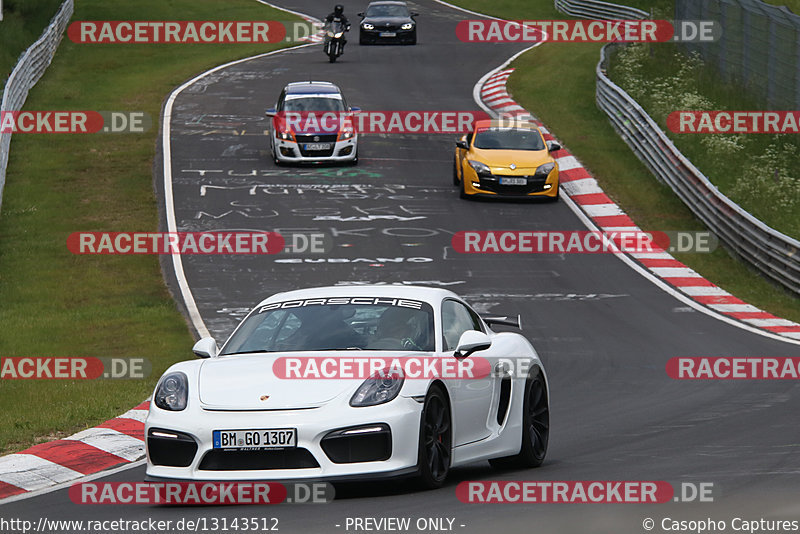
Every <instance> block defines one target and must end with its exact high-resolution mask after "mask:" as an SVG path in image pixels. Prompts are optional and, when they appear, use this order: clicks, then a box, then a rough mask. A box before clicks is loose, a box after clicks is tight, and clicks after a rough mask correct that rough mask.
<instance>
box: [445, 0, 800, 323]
mask: <svg viewBox="0 0 800 534" xmlns="http://www.w3.org/2000/svg"><path fill="white" fill-rule="evenodd" d="M458 4H459V5H461V6H463V7H465V8H468V9H473V10H476V11H481V12H485V13H488V14H490V15H494V16H497V17H502V18H510V19H563V18H565V16H564V15H563V14H561V13H559V12H557V11H556V10H555V9H554V8H553V5H552V2H551V1H549V0H498V1H497V2H493V3H492V6H487V5H486V4H485V3H484V2H481V1H480V0H460V1H459V2H458ZM629 4H631V5H632V3H631V2H629ZM637 7H641V6H637ZM600 48H601V45H596V44H588V43H547V44H545V45H543V46H541V47H539V48H536V49H534V50H532V51H530V52H527V53H525V54H523V55H522V56H520V57H519V58H518V59H517V60H516V61H515V62H514V63H513V64H512V67H514V68H516V71H515V72H514V74H513V75H512V76H511V78H510V82H509V89H510V91H511V93H512V94H513V95H514V98H515V99H516V100H517V101H518V102H519V103H520V105H522V106H524V107H525V108H527V109H529V110H530V111H531V112H533V113H534V115H536V116H537V117H539V118H540V119H541V120H542V121H543V122H544V123H545V124H546V125H547V126H548V128H549V129H551V130H552V131H553V134H554V135H556V136H557V137H558V138H559V139H560V140H562V141H563V142H564V143H565V145H566V146H567V147H568V148H569V150H570V151H571V152H572V153H574V154H575V155H576V156H577V157H578V158H579V159H580V160H581V161H582V162H583V163H584V165H585V166H586V167H587V169H589V171H590V172H591V173H592V175H593V176H594V177H596V178H597V180H598V182H599V183H600V184H601V186H602V187H603V189H604V190H605V191H606V192H607V193H608V194H609V196H610V197H611V198H613V199H614V200H615V202H617V203H618V204H619V205H620V206H621V207H622V209H623V210H625V212H626V213H628V214H629V215H630V216H631V217H632V218H633V219H634V220H635V221H636V223H637V224H638V225H639V226H640V227H641V228H643V229H645V230H651V231H656V230H663V231H666V230H700V229H703V226H702V224H701V223H700V222H699V221H698V220H697V219H696V218H695V217H694V216H693V215H692V213H691V212H690V211H689V209H688V208H686V207H685V206H684V205H683V203H682V202H681V201H680V200H679V199H678V197H677V196H676V195H675V194H674V193H673V192H672V190H671V189H669V188H668V187H667V186H665V185H663V184H661V183H660V182H658V180H656V178H655V177H654V176H653V175H652V174H651V173H650V172H649V171H648V170H647V168H646V167H645V166H644V165H643V164H642V163H641V162H640V161H639V160H638V159H637V158H636V156H634V155H633V152H632V151H631V150H630V149H629V148H628V146H627V145H626V144H625V143H624V142H623V141H622V140H621V139H620V138H619V136H618V135H617V134H616V132H615V131H614V129H613V128H612V126H611V124H610V122H609V121H608V118H607V117H606V115H605V113H603V112H602V111H600V110H599V109H597V107H596V105H595V66H596V64H597V61H598V60H599V58H600ZM676 257H677V258H678V259H679V260H681V261H683V262H684V263H686V264H687V265H689V266H690V267H691V268H693V269H695V270H696V271H698V272H699V273H701V274H702V275H703V276H704V277H706V278H708V279H709V280H711V281H712V282H714V283H715V284H717V285H719V286H721V287H723V288H725V289H726V290H728V291H730V292H731V293H733V294H735V295H736V296H738V297H739V298H741V299H744V300H745V301H747V302H749V303H751V304H753V305H755V306H758V307H760V308H762V309H764V310H767V311H770V312H771V313H774V314H776V315H778V316H781V317H786V318H788V319H792V320H794V321H800V299H797V298H796V297H794V296H793V295H791V294H790V293H788V292H786V291H784V290H782V289H780V288H777V287H775V286H774V285H772V284H771V283H769V282H767V281H766V280H765V279H763V278H762V277H760V276H759V275H758V274H756V273H755V271H754V270H752V269H751V268H749V267H747V266H746V265H745V264H744V263H742V262H740V261H738V260H736V259H734V258H732V257H731V256H730V255H729V254H728V253H727V251H725V250H724V249H722V248H720V249H718V250H717V251H715V252H714V253H712V254H678V255H676Z"/></svg>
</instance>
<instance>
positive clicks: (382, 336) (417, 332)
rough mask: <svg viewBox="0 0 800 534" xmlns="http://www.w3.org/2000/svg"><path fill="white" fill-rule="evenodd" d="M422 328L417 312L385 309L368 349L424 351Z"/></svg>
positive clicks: (424, 343) (402, 309)
mask: <svg viewBox="0 0 800 534" xmlns="http://www.w3.org/2000/svg"><path fill="white" fill-rule="evenodd" d="M424 337H425V332H424V328H423V327H422V326H421V325H420V321H419V312H418V311H416V310H410V309H405V308H387V309H386V311H384V312H383V314H381V317H380V319H378V325H377V326H376V328H375V333H374V334H373V336H372V342H371V343H370V344H369V347H368V348H370V349H388V350H426V349H424V348H423V347H424V346H425V345H426V344H427V343H426V342H425V340H424V339H423V338H424Z"/></svg>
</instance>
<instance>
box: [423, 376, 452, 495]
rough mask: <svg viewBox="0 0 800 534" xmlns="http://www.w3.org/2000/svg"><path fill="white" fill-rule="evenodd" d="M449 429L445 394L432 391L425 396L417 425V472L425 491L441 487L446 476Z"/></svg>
mask: <svg viewBox="0 0 800 534" xmlns="http://www.w3.org/2000/svg"><path fill="white" fill-rule="evenodd" d="M452 448H453V425H452V424H451V418H450V407H449V406H448V403H447V398H446V396H445V393H444V392H443V391H442V390H441V388H438V387H435V386H434V387H432V388H431V389H430V390H429V391H428V394H427V395H426V396H425V404H424V405H423V407H422V416H421V417H420V425H419V448H418V452H417V469H418V470H419V479H420V482H421V483H422V485H423V486H424V487H426V488H430V489H434V488H440V487H442V484H444V481H445V479H446V478H447V474H448V473H449V472H450V461H451V452H452Z"/></svg>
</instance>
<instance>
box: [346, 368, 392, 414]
mask: <svg viewBox="0 0 800 534" xmlns="http://www.w3.org/2000/svg"><path fill="white" fill-rule="evenodd" d="M404 381H405V377H404V376H403V375H402V374H399V373H396V372H393V373H390V374H388V375H387V376H380V375H373V376H371V377H370V378H367V379H366V380H364V382H363V383H362V384H361V385H360V386H359V387H358V389H357V390H356V392H355V393H354V394H353V396H352V398H351V399H350V406H354V407H360V406H376V405H378V404H384V403H386V402H389V401H390V400H393V399H394V398H395V397H397V395H398V394H399V393H400V389H401V388H402V387H403V382H404Z"/></svg>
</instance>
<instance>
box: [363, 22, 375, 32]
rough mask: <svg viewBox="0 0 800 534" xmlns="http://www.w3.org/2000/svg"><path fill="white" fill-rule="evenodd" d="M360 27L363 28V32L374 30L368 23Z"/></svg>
mask: <svg viewBox="0 0 800 534" xmlns="http://www.w3.org/2000/svg"><path fill="white" fill-rule="evenodd" d="M361 27H362V28H364V29H365V30H374V29H375V26H373V25H372V24H370V23H368V22H365V23H364V24H362V26H361Z"/></svg>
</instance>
